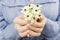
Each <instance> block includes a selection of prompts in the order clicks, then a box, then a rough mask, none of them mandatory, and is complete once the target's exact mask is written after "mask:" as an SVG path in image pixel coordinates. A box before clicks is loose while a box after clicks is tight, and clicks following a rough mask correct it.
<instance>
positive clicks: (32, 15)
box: [22, 4, 42, 22]
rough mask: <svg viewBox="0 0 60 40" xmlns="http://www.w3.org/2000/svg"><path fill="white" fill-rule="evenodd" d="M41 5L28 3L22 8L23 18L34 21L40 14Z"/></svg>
mask: <svg viewBox="0 0 60 40" xmlns="http://www.w3.org/2000/svg"><path fill="white" fill-rule="evenodd" d="M41 7H42V6H41V5H34V4H29V5H28V6H25V7H23V8H22V13H24V17H25V20H31V22H36V20H37V19H38V18H39V19H40V18H42V16H41Z"/></svg>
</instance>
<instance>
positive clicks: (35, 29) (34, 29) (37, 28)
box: [28, 15, 46, 37]
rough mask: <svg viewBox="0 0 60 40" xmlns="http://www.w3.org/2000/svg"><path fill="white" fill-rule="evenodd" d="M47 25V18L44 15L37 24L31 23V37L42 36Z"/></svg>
mask: <svg viewBox="0 0 60 40" xmlns="http://www.w3.org/2000/svg"><path fill="white" fill-rule="evenodd" d="M45 24H46V18H45V16H44V15H42V18H41V19H38V20H37V21H36V22H34V23H30V26H29V33H28V34H29V37H35V36H40V35H41V32H42V31H43V28H44V26H45Z"/></svg>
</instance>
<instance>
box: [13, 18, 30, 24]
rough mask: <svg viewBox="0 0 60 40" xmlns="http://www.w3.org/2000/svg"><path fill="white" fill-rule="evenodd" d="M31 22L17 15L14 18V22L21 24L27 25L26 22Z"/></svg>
mask: <svg viewBox="0 0 60 40" xmlns="http://www.w3.org/2000/svg"><path fill="white" fill-rule="evenodd" d="M29 22H30V21H26V20H24V18H23V17H16V18H15V19H14V23H16V24H20V25H26V24H28V23H29Z"/></svg>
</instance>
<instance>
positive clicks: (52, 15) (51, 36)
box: [0, 0, 60, 40]
mask: <svg viewBox="0 0 60 40" xmlns="http://www.w3.org/2000/svg"><path fill="white" fill-rule="evenodd" d="M29 3H30V2H29V0H0V40H15V39H16V38H18V37H19V34H18V32H17V31H16V30H15V28H14V24H13V20H14V18H15V17H16V16H19V15H21V14H22V13H21V8H23V7H24V6H25V5H28V4H29ZM33 4H41V5H42V13H43V14H44V15H45V17H46V19H47V22H46V25H45V28H44V30H43V32H42V35H41V36H39V37H33V38H24V39H25V40H42V39H43V38H47V40H60V13H59V0H34V3H33Z"/></svg>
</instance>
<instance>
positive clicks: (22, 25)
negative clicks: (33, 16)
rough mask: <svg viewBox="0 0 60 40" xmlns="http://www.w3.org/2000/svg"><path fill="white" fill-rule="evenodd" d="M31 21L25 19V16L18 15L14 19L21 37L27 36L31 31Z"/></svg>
mask: <svg viewBox="0 0 60 40" xmlns="http://www.w3.org/2000/svg"><path fill="white" fill-rule="evenodd" d="M29 23H30V21H26V20H24V17H23V16H17V17H16V18H15V19H14V24H15V29H16V30H17V31H18V32H19V34H20V36H21V37H25V36H27V34H28V32H29V30H28V26H29Z"/></svg>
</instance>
